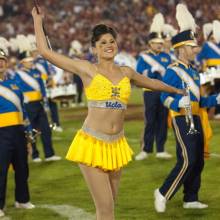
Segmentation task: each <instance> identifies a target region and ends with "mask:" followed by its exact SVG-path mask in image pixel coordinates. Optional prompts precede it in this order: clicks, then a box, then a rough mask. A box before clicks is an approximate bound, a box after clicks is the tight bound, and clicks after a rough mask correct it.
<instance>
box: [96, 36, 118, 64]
mask: <svg viewBox="0 0 220 220" xmlns="http://www.w3.org/2000/svg"><path fill="white" fill-rule="evenodd" d="M93 53H94V54H95V55H97V57H98V60H100V59H106V60H113V59H114V57H115V55H116V54H117V53H118V45H117V42H116V40H115V38H114V37H113V36H112V35H111V34H110V33H106V34H103V35H101V37H100V38H99V40H98V41H96V43H95V47H93Z"/></svg>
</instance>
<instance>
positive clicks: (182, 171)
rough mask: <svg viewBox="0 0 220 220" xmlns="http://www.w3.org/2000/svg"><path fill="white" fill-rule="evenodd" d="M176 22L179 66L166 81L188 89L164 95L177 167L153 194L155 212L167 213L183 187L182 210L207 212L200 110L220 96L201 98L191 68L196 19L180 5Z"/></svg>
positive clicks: (169, 71) (196, 76)
mask: <svg viewBox="0 0 220 220" xmlns="http://www.w3.org/2000/svg"><path fill="white" fill-rule="evenodd" d="M176 18H177V21H178V24H179V27H180V32H179V33H178V34H177V35H176V36H174V37H173V38H172V44H173V48H174V49H175V52H176V54H177V62H176V63H174V64H172V65H170V66H169V67H168V68H167V70H166V74H165V76H164V78H163V81H164V82H165V83H167V84H169V85H172V86H175V87H176V88H179V89H180V88H186V91H187V95H186V96H181V95H172V94H169V93H164V92H163V93H162V95H161V99H162V101H163V103H164V105H165V106H167V107H168V108H169V109H170V110H171V115H172V124H173V129H174V133H175V137H176V143H177V146H176V151H177V163H176V165H175V167H174V168H173V169H172V171H171V172H170V174H169V175H168V177H167V178H166V180H165V182H164V183H163V184H162V186H161V187H160V188H159V189H156V190H155V192H154V197H155V202H154V205H155V209H156V211H157V212H165V209H166V203H167V201H168V200H170V199H171V198H172V197H173V196H174V194H175V193H176V192H177V191H178V189H179V188H180V186H181V185H183V186H184V191H183V192H184V198H183V201H184V203H183V208H186V209H189V208H195V209H204V208H207V207H208V205H206V204H203V203H201V202H200V201H199V198H198V193H199V189H200V185H201V173H202V170H203V166H204V156H203V151H204V142H203V129H202V125H201V120H200V117H199V108H200V107H201V108H203V107H211V106H215V105H217V104H219V103H220V95H212V96H209V97H202V96H201V95H200V79H199V73H198V72H196V70H195V69H193V68H192V67H191V65H190V62H191V61H193V60H194V59H195V55H196V52H197V47H198V45H197V42H196V39H195V37H194V33H195V30H196V24H195V21H194V18H193V17H192V15H191V14H190V12H189V11H188V10H187V7H186V6H185V5H183V4H178V5H177V12H176Z"/></svg>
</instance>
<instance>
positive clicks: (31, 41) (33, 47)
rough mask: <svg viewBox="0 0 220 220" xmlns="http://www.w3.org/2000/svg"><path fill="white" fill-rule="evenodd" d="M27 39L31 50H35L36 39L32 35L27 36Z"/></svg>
mask: <svg viewBox="0 0 220 220" xmlns="http://www.w3.org/2000/svg"><path fill="white" fill-rule="evenodd" d="M27 39H28V41H29V42H30V44H31V50H32V51H33V50H37V42H36V37H35V35H33V34H28V35H27Z"/></svg>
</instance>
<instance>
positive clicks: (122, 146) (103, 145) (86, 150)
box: [66, 129, 133, 171]
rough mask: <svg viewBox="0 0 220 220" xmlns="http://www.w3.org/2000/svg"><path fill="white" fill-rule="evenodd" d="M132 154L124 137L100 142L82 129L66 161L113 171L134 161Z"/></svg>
mask: <svg viewBox="0 0 220 220" xmlns="http://www.w3.org/2000/svg"><path fill="white" fill-rule="evenodd" d="M132 154H133V151H132V149H131V148H130V147H129V145H128V143H127V141H126V138H125V137H124V136H122V137H120V138H119V139H117V140H114V141H111V142H108V141H102V140H98V139H96V138H95V137H93V136H91V135H90V134H87V133H86V132H84V131H83V130H82V129H81V130H79V131H78V132H77V134H76V136H75V138H74V139H73V142H72V144H71V145H70V148H69V150H68V152H67V155H66V159H67V160H70V161H74V162H77V163H83V164H86V165H87V166H91V167H99V168H101V169H103V170H106V171H111V170H119V169H120V168H122V167H123V166H126V165H127V164H128V162H129V161H131V160H132Z"/></svg>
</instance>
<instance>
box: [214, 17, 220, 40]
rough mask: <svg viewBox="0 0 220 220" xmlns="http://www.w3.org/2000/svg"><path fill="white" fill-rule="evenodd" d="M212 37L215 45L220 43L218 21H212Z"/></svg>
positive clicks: (219, 22) (219, 23) (219, 24)
mask: <svg viewBox="0 0 220 220" xmlns="http://www.w3.org/2000/svg"><path fill="white" fill-rule="evenodd" d="M213 37H214V39H215V41H216V43H217V44H219V43H220V21H218V20H214V21H213Z"/></svg>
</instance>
